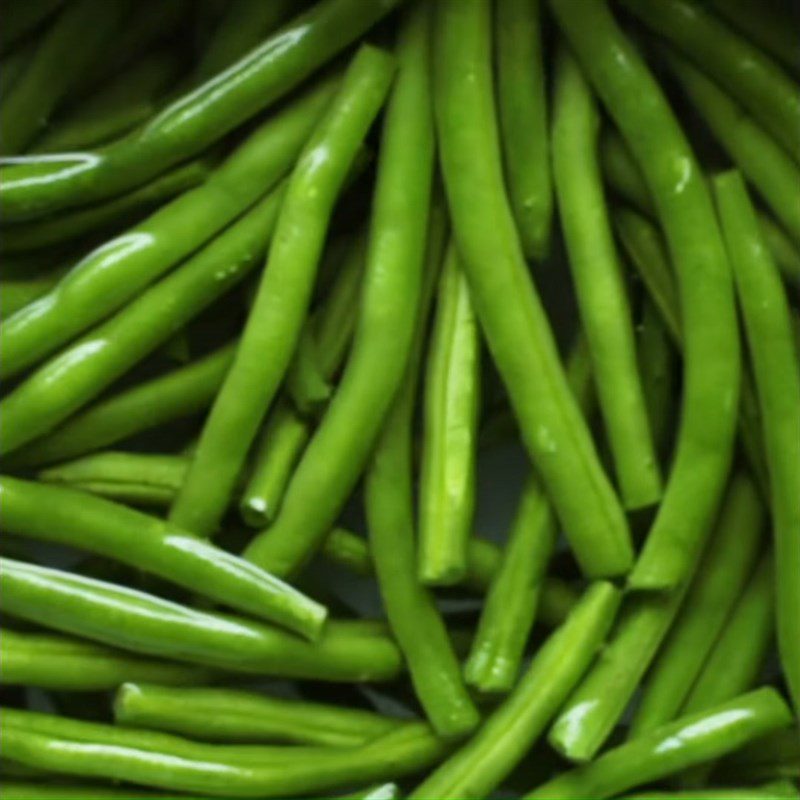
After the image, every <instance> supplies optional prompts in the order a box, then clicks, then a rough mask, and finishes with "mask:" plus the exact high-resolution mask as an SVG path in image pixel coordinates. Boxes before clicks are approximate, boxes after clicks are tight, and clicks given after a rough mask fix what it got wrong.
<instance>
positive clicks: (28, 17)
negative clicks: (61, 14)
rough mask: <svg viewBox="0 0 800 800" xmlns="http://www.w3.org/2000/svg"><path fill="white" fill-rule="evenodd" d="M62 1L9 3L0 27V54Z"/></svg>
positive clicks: (43, 19)
mask: <svg viewBox="0 0 800 800" xmlns="http://www.w3.org/2000/svg"><path fill="white" fill-rule="evenodd" d="M62 2H63V0H27V2H24V3H9V4H8V6H7V7H6V10H5V14H4V17H5V18H4V20H3V25H2V27H0V53H5V52H6V51H7V50H8V49H9V48H10V47H11V46H12V45H13V44H15V43H16V42H18V41H19V40H20V39H22V38H23V37H24V36H25V35H26V34H28V33H30V32H31V31H33V30H35V29H36V28H37V27H38V26H39V25H41V24H42V23H43V22H44V21H45V20H47V18H48V17H49V16H50V15H51V14H52V13H53V12H54V11H55V10H56V9H57V8H58V7H59V6H60V5H61V3H62Z"/></svg>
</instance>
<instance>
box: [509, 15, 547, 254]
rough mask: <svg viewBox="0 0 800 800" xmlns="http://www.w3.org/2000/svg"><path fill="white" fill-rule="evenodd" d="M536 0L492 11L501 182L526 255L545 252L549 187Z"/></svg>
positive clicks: (538, 17) (540, 48)
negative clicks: (502, 162) (502, 170)
mask: <svg viewBox="0 0 800 800" xmlns="http://www.w3.org/2000/svg"><path fill="white" fill-rule="evenodd" d="M542 19H543V15H542V9H541V2H540V0H502V1H501V2H498V3H497V6H496V9H495V39H496V51H497V102H498V108H499V111H500V131H501V139H502V145H503V155H504V160H505V165H506V180H507V182H508V193H509V200H510V202H511V207H512V209H513V211H514V218H515V219H516V222H517V230H518V232H519V238H520V243H521V244H522V249H523V251H524V252H525V256H526V257H527V258H528V259H531V260H536V261H540V260H542V259H543V258H545V257H546V256H547V254H548V252H549V250H550V235H551V227H552V220H553V186H552V179H551V176H550V154H549V150H548V136H547V127H548V126H547V97H546V79H545V74H544V64H543V60H544V59H543V56H542V31H541V28H542Z"/></svg>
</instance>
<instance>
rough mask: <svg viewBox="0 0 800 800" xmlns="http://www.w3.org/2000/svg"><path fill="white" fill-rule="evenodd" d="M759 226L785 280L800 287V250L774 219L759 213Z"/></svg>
mask: <svg viewBox="0 0 800 800" xmlns="http://www.w3.org/2000/svg"><path fill="white" fill-rule="evenodd" d="M758 224H759V227H760V228H761V236H762V238H763V239H764V243H765V244H766V245H767V248H768V249H769V251H770V253H772V257H773V258H774V259H775V263H776V264H777V265H778V269H779V270H780V271H781V274H782V275H783V278H784V280H785V281H788V282H789V283H790V284H792V285H794V286H797V285H800V250H798V249H797V248H796V247H795V245H794V243H793V242H792V240H791V239H790V238H789V237H788V236H787V235H786V234H785V233H784V232H783V229H782V228H781V227H780V226H779V225H777V224H776V223H775V221H774V220H773V219H772V217H769V216H767V215H766V214H763V213H760V212H758Z"/></svg>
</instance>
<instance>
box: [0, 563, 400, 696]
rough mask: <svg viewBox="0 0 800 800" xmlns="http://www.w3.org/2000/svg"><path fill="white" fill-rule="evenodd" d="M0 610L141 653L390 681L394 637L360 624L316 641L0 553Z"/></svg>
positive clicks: (395, 664)
mask: <svg viewBox="0 0 800 800" xmlns="http://www.w3.org/2000/svg"><path fill="white" fill-rule="evenodd" d="M0 564H1V565H2V587H3V591H2V593H0V610H2V611H5V612H7V613H8V614H10V615H12V616H14V617H19V618H20V619H25V620H28V621H30V622H38V623H40V624H42V625H46V626H48V627H50V628H55V629H56V630H60V631H63V632H65V633H71V634H74V635H77V636H84V637H86V638H87V639H92V640H93V641H97V642H101V643H102V644H107V645H111V646H114V647H120V648H122V649H124V650H131V651H133V652H138V653H143V654H145V655H153V656H162V657H166V658H175V659H178V660H181V661H191V662H194V663H198V664H201V665H203V666H210V667H217V668H224V669H228V670H231V671H236V672H249V673H255V674H259V675H276V676H281V677H287V678H301V679H310V680H323V681H369V680H389V679H391V678H393V677H395V676H396V675H397V674H398V672H399V671H400V668H401V658H400V654H399V652H398V650H397V648H396V646H395V645H394V643H393V642H392V641H391V639H389V638H388V637H386V636H384V635H382V634H376V633H374V632H372V631H366V630H363V625H361V624H360V623H353V624H352V626H351V625H350V624H348V623H346V622H338V623H335V622H329V623H328V624H327V625H326V628H325V631H324V632H323V634H322V637H321V638H320V639H319V641H317V642H315V643H313V644H312V643H310V642H307V641H305V640H303V639H301V638H299V637H298V636H295V635H294V634H291V633H288V632H285V631H282V630H279V629H278V628H273V627H269V626H267V625H260V624H258V623H256V622H252V621H250V620H245V619H243V618H238V617H232V616H227V615H222V614H211V613H210V612H202V611H197V610H195V609H192V608H189V607H187V606H181V605H178V604H176V603H173V602H170V601H168V600H162V599H160V598H158V597H155V596H153V595H149V594H145V593H143V592H139V591H136V590H133V589H128V588H125V587H123V586H116V585H114V584H111V583H105V582H103V581H97V580H94V579H92V578H85V577H83V576H80V575H75V574H71V573H67V572H62V571H60V570H55V569H49V568H47V567H37V566H32V565H30V564H24V563H22V562H20V561H14V560H12V559H8V558H2V559H0Z"/></svg>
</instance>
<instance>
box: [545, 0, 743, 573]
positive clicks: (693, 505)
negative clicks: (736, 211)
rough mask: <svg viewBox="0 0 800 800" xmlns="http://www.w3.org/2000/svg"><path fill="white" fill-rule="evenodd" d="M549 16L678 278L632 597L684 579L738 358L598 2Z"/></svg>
mask: <svg viewBox="0 0 800 800" xmlns="http://www.w3.org/2000/svg"><path fill="white" fill-rule="evenodd" d="M671 1H672V0H657V4H659V5H661V4H663V2H671ZM676 1H677V0H676ZM626 2H627V0H626ZM550 5H551V7H552V9H553V11H554V12H555V16H556V18H557V21H558V23H559V25H560V26H561V29H562V30H563V32H564V33H565V35H566V37H567V39H568V40H569V42H570V44H571V46H572V48H573V50H574V51H575V54H576V56H577V57H578V59H579V61H580V63H581V65H582V66H583V68H584V71H585V73H586V75H587V77H588V78H589V80H590V81H591V82H592V84H593V86H594V88H595V90H596V91H597V93H598V95H599V96H600V98H601V99H602V101H603V103H604V104H605V105H606V107H607V110H608V112H609V113H610V115H611V116H612V118H613V119H614V121H615V123H616V125H617V127H618V128H619V130H620V131H621V133H622V135H623V136H624V138H625V140H626V141H627V143H628V146H629V147H630V149H631V152H632V153H633V154H634V157H635V158H636V161H637V163H638V164H639V167H640V168H641V170H642V172H643V173H644V176H645V179H646V181H647V184H648V186H649V188H650V191H651V193H652V195H653V198H654V200H655V204H656V207H657V209H658V214H659V218H660V221H661V223H662V225H663V226H664V231H665V233H666V236H667V241H668V242H669V246H670V250H671V253H672V258H673V263H674V266H675V271H676V274H677V277H678V287H679V290H680V307H681V318H682V323H683V339H684V380H683V402H682V406H681V425H680V429H679V431H678V437H677V443H676V447H675V458H674V462H673V466H672V469H671V471H670V475H669V479H668V482H667V486H666V489H665V491H664V496H663V500H662V503H661V505H660V506H659V509H658V513H657V515H656V518H655V522H654V523H653V526H652V528H651V530H650V532H649V534H648V537H647V541H646V543H645V546H644V549H643V550H642V552H641V554H640V555H639V558H638V560H637V562H636V566H635V567H634V569H633V571H632V572H631V574H630V576H629V585H630V586H631V587H632V588H635V589H667V588H671V587H675V586H678V585H679V584H681V583H682V582H683V581H684V580H685V579H686V577H687V576H688V573H689V572H690V570H691V569H692V566H693V564H694V562H695V560H696V556H697V553H698V551H699V550H700V549H702V546H703V544H704V541H705V539H706V538H707V535H708V533H709V532H710V529H711V527H712V525H713V521H714V514H715V513H716V510H717V507H718V504H719V501H720V499H721V496H722V493H723V491H724V489H725V482H726V480H727V477H728V472H729V469H730V464H731V460H732V455H733V444H734V439H735V431H736V425H735V423H736V414H737V410H738V402H737V400H738V395H739V384H740V373H741V359H740V353H739V339H738V331H737V322H736V307H735V304H734V296H733V281H732V278H731V274H730V266H729V264H728V259H727V254H726V252H725V246H724V244H723V242H722V236H721V234H720V232H719V227H718V225H717V221H716V218H715V216H714V207H713V204H712V201H711V196H710V192H709V190H708V187H707V185H706V183H705V179H704V177H703V175H702V173H701V171H700V167H699V165H698V163H697V161H696V159H695V156H694V154H693V153H692V151H691V148H690V146H689V144H688V142H687V141H686V138H685V136H684V134H683V131H682V130H681V128H680V126H679V125H678V122H677V120H676V119H675V117H674V115H673V113H672V110H671V109H670V107H669V105H668V103H667V100H666V97H665V96H664V94H663V92H662V90H661V88H660V87H659V85H658V84H657V83H656V81H655V79H654V77H653V76H652V74H651V73H650V71H649V70H648V68H647V66H646V65H645V63H644V61H643V60H642V58H641V56H640V55H639V53H638V52H637V51H636V49H635V48H634V46H633V45H632V44H631V42H630V41H629V40H628V39H627V37H626V36H625V34H624V33H623V32H622V30H621V29H620V28H619V27H618V25H617V24H616V22H615V20H614V18H613V16H612V15H611V11H610V10H609V8H608V5H607V3H606V2H601V1H600V0H598V2H592V3H580V4H578V3H574V2H572V0H550ZM643 98H647V101H646V102H643Z"/></svg>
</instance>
